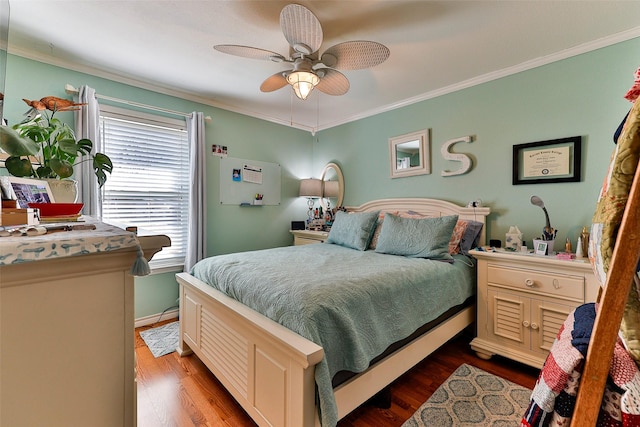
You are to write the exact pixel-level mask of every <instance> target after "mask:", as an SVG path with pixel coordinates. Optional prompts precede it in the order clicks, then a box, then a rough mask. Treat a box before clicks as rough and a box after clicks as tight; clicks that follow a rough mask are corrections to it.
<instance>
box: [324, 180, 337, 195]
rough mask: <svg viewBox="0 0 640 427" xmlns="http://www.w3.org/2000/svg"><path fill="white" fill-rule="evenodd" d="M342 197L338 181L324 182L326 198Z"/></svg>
mask: <svg viewBox="0 0 640 427" xmlns="http://www.w3.org/2000/svg"><path fill="white" fill-rule="evenodd" d="M339 195H340V183H339V182H338V181H325V182H324V197H338V196H339Z"/></svg>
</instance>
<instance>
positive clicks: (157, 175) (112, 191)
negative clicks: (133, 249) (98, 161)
mask: <svg viewBox="0 0 640 427" xmlns="http://www.w3.org/2000/svg"><path fill="white" fill-rule="evenodd" d="M100 109H101V112H100V128H101V129H100V132H101V134H100V135H101V136H100V137H101V140H102V151H103V152H104V153H105V154H106V155H108V156H109V157H110V158H111V160H112V161H113V165H114V167H113V173H112V174H111V175H110V176H109V177H108V179H107V182H106V184H105V185H104V186H103V187H102V218H103V219H104V220H105V221H114V222H120V223H124V224H126V225H135V226H137V227H138V228H140V229H145V230H150V231H153V232H155V233H159V234H165V235H167V236H169V237H170V238H171V247H169V248H164V249H163V250H162V251H160V252H159V253H157V254H156V255H155V256H154V257H153V260H152V263H151V265H152V267H154V268H159V267H164V266H171V265H181V264H184V258H185V254H186V245H187V230H188V228H187V223H188V209H189V206H188V203H189V141H188V138H187V131H186V123H185V122H184V121H180V120H175V119H169V118H165V117H162V116H155V115H149V114H144V113H137V112H133V111H131V112H130V111H127V110H121V109H117V108H113V107H103V106H101V107H100Z"/></svg>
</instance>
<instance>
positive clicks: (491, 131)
mask: <svg viewBox="0 0 640 427" xmlns="http://www.w3.org/2000/svg"><path fill="white" fill-rule="evenodd" d="M639 53H640V39H638V38H636V39H634V40H631V41H627V42H624V43H619V44H617V45H614V46H610V47H607V48H604V49H599V50H596V51H593V52H590V53H587V54H583V55H579V56H576V57H573V58H570V59H566V60H563V61H559V62H556V63H552V64H549V65H546V66H542V67H539V68H535V69H532V70H529V71H526V72H521V73H518V74H514V75H511V76H508V77H504V78H501V79H498V80H494V81H491V82H488V83H484V84H481V85H477V86H474V87H471V88H468V89H465V90H460V91H458V92H455V93H451V94H447V95H444V96H440V97H437V98H434V99H430V100H426V101H423V102H420V103H417V104H413V105H411V106H407V107H405V108H401V109H398V110H394V111H391V112H387V113H383V114H379V115H376V116H374V117H369V118H366V119H362V120H358V121H357V122H353V123H348V124H344V125H341V126H339V127H335V128H332V129H328V130H325V131H322V132H319V133H318V136H317V138H316V140H315V142H314V165H313V167H314V171H315V173H316V175H318V174H319V172H318V171H320V170H322V167H323V165H324V164H325V163H326V162H328V161H336V162H337V163H338V164H340V165H341V166H342V167H343V173H344V175H345V183H346V191H345V205H347V206H349V205H359V204H361V203H363V202H366V201H368V200H371V199H374V198H385V197H435V198H443V199H447V200H450V201H453V202H457V203H461V204H466V203H467V202H468V201H471V200H477V199H481V200H482V201H483V204H484V205H485V206H489V207H491V211H492V213H491V216H490V218H489V226H488V235H489V236H490V237H491V238H493V239H500V240H502V241H503V242H504V239H505V233H506V232H507V230H508V229H509V226H510V225H517V226H519V228H520V230H521V231H523V233H524V238H525V240H527V241H531V239H532V238H534V237H537V236H538V235H540V234H541V230H542V227H543V226H544V214H543V212H542V210H541V209H540V208H538V207H535V206H533V205H531V204H530V202H529V198H530V197H531V195H534V194H535V195H538V196H540V197H541V198H542V200H543V201H544V202H545V205H546V207H547V210H548V211H549V215H550V219H551V225H552V226H553V227H554V228H556V229H558V230H559V232H558V237H559V238H560V239H562V242H564V240H565V239H566V238H567V237H569V238H570V239H571V240H572V243H573V245H574V247H575V243H576V240H577V236H578V233H579V232H580V230H581V229H582V227H583V226H584V225H589V224H590V223H591V216H592V214H593V210H594V207H595V202H596V198H597V196H598V191H599V188H600V185H601V184H602V180H603V178H604V175H605V173H606V170H607V166H608V162H609V158H610V155H611V152H612V150H613V148H614V145H613V140H612V135H613V132H614V131H615V129H616V128H617V126H618V125H619V123H620V121H621V120H622V118H623V117H624V115H625V114H626V112H627V111H628V110H629V108H630V107H631V103H630V102H629V101H627V100H625V99H624V98H623V95H624V94H625V93H626V92H627V90H628V89H629V88H630V87H631V85H632V84H633V74H634V72H635V70H636V69H637V67H638V65H639V62H638V58H639V57H640V56H639V55H638V54H639ZM423 74H424V78H428V75H429V73H428V70H425V71H424V73H423ZM425 128H428V129H430V130H431V150H430V153H431V174H430V175H422V176H415V177H405V178H395V179H391V178H390V177H389V175H390V166H389V154H388V153H389V148H388V139H389V138H390V137H393V136H397V135H402V134H405V133H408V132H413V131H417V130H420V129H425ZM466 135H473V136H474V141H473V142H472V143H457V144H455V145H454V146H453V151H454V152H459V153H466V154H468V155H469V156H470V157H471V158H472V159H473V166H472V169H471V170H470V171H469V172H468V173H466V174H464V175H457V176H451V177H443V176H441V171H443V170H456V169H458V168H459V166H460V163H456V162H450V161H447V160H445V159H444V158H443V157H442V155H441V154H440V148H441V146H442V144H443V143H444V142H446V141H448V140H450V139H453V138H457V137H462V136H466ZM577 135H580V136H582V141H583V142H582V143H583V155H582V180H581V182H579V183H558V184H527V185H516V186H514V185H512V184H511V174H512V146H513V145H516V144H523V143H528V142H535V141H546V140H552V139H558V138H564V137H571V136H577ZM563 247H564V244H562V245H561V248H563Z"/></svg>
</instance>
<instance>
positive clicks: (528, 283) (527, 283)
mask: <svg viewBox="0 0 640 427" xmlns="http://www.w3.org/2000/svg"><path fill="white" fill-rule="evenodd" d="M524 284H525V286H526V287H528V288H533V287H534V286H535V282H534V281H533V279H525V281H524Z"/></svg>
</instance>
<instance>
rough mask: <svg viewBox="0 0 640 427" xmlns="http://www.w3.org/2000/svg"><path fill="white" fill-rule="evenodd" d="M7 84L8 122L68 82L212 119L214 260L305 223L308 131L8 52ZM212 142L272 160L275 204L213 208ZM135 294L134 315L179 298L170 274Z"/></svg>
mask: <svg viewBox="0 0 640 427" xmlns="http://www.w3.org/2000/svg"><path fill="white" fill-rule="evenodd" d="M6 81H7V85H6V92H5V110H4V113H5V118H6V119H7V120H8V121H9V124H15V123H17V122H19V121H21V120H22V119H23V114H24V113H25V112H26V111H27V110H28V109H29V107H28V106H27V105H26V104H25V103H24V102H23V101H22V98H26V99H40V98H42V97H44V96H49V95H51V96H58V97H61V98H70V96H69V95H67V94H66V93H65V91H64V87H65V84H67V83H69V84H71V85H73V86H74V87H80V86H82V85H84V84H87V85H89V86H91V87H93V88H95V89H96V92H97V93H98V94H104V95H108V96H111V97H115V98H121V99H126V100H130V101H135V102H140V103H143V104H149V105H154V106H157V107H162V108H166V109H170V110H174V111H182V112H187V113H188V112H191V111H202V112H203V113H204V114H205V116H211V117H212V119H213V120H212V122H210V123H207V124H206V125H205V132H206V139H207V160H206V165H207V188H208V196H207V197H208V200H207V211H208V218H209V222H208V230H207V248H208V253H209V254H210V255H215V254H222V253H228V252H236V251H247V250H252V249H263V248H269V247H273V246H285V245H289V244H291V243H292V241H293V239H292V237H291V235H290V234H289V233H288V230H289V225H290V222H291V221H292V220H299V219H302V218H304V215H305V214H306V209H307V206H306V202H305V201H304V200H301V199H299V198H297V197H296V196H297V192H298V180H299V179H300V178H303V177H308V176H309V175H310V170H311V155H312V153H311V149H312V145H311V141H312V138H311V135H310V134H309V133H308V132H302V131H300V130H297V129H293V128H288V127H285V126H281V125H276V124H273V123H270V122H266V121H264V120H258V119H254V118H251V117H248V116H244V115H241V114H237V113H233V112H229V111H225V110H221V109H219V108H215V107H211V106H208V105H203V104H199V103H195V102H191V101H187V100H184V99H180V98H176V97H172V96H167V95H163V94H160V93H156V92H152V91H148V90H144V89H140V88H136V87H134V86H130V85H125V84H121V83H117V82H114V81H111V80H107V79H103V78H100V77H96V76H92V75H88V74H84V73H79V72H75V71H71V70H68V69H64V68H60V67H56V66H52V65H48V64H44V63H41V62H37V61H33V60H29V59H25V58H22V57H19V56H15V55H9V59H8V64H7V79H6ZM57 117H59V118H60V119H61V120H64V121H67V122H69V123H70V124H73V114H72V113H69V112H67V113H58V115H57ZM212 144H220V145H226V146H227V147H228V153H229V156H231V157H239V158H243V159H247V160H258V161H264V162H273V163H279V164H280V165H281V168H282V190H281V191H282V194H281V196H282V197H281V200H282V202H281V204H280V205H279V206H263V207H261V208H252V209H246V208H240V207H239V206H230V205H224V206H223V205H220V203H219V182H218V181H219V174H220V170H219V166H220V159H219V158H218V157H215V156H213V155H212V154H210V153H211V148H210V147H211V145H212ZM117 166H118V165H117V164H116V165H115V167H117ZM135 294H136V307H135V315H136V318H141V317H146V316H151V315H155V314H157V313H160V312H161V311H162V310H164V309H166V308H168V307H171V306H174V305H175V300H176V298H177V297H178V288H177V283H176V282H175V272H170V273H163V274H158V275H153V276H148V277H144V278H137V279H136V289H135Z"/></svg>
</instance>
